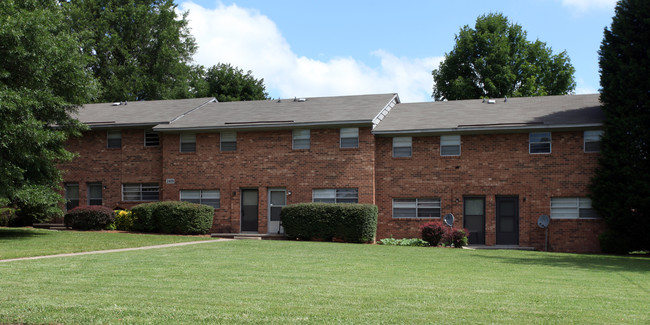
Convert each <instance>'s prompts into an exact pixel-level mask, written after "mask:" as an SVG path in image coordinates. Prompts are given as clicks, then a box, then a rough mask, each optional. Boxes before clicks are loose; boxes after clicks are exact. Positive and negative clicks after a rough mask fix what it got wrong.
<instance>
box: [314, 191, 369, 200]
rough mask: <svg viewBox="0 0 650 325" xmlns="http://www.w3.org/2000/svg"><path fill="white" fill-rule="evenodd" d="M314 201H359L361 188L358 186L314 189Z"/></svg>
mask: <svg viewBox="0 0 650 325" xmlns="http://www.w3.org/2000/svg"><path fill="white" fill-rule="evenodd" d="M312 201H313V202H321V203H359V190H358V189H356V188H340V189H314V190H313V191H312Z"/></svg>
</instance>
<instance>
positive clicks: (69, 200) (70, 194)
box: [64, 183, 79, 211]
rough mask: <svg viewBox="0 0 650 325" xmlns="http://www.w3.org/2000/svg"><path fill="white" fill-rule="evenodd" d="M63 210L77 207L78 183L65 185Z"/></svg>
mask: <svg viewBox="0 0 650 325" xmlns="http://www.w3.org/2000/svg"><path fill="white" fill-rule="evenodd" d="M64 191H65V209H66V211H68V210H72V209H74V208H76V207H78V206H79V183H65V184H64Z"/></svg>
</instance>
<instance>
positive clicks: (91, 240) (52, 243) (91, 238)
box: [0, 227, 210, 260]
mask: <svg viewBox="0 0 650 325" xmlns="http://www.w3.org/2000/svg"><path fill="white" fill-rule="evenodd" d="M202 239H210V238H209V237H196V236H194V237H191V236H169V235H149V234H130V233H109V232H93V231H56V230H46V229H34V228H3V227H0V260H3V259H9V258H17V257H30V256H41V255H54V254H63V253H77V252H87V251H96V250H106V249H116V248H128V247H142V246H150V245H160V244H171V243H180V242H187V241H196V240H202Z"/></svg>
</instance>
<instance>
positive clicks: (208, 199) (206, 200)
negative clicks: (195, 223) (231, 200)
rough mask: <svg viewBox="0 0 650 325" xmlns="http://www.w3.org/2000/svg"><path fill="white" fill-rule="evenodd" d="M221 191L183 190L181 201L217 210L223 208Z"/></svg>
mask: <svg viewBox="0 0 650 325" xmlns="http://www.w3.org/2000/svg"><path fill="white" fill-rule="evenodd" d="M220 198H221V197H220V193H219V190H181V192H180V200H181V201H185V202H192V203H198V204H205V205H209V206H211V207H213V208H215V209H218V208H220V207H221V203H220Z"/></svg>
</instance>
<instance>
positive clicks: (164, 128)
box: [154, 120, 372, 132]
mask: <svg viewBox="0 0 650 325" xmlns="http://www.w3.org/2000/svg"><path fill="white" fill-rule="evenodd" d="M257 123H259V122H257ZM355 125H356V126H364V125H372V120H354V121H327V122H298V123H269V124H231V125H215V126H196V127H173V126H172V125H169V126H166V125H163V126H161V125H158V126H156V127H154V130H155V131H161V132H165V131H219V130H263V129H287V128H301V127H311V126H317V127H322V126H331V127H336V126H355Z"/></svg>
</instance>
